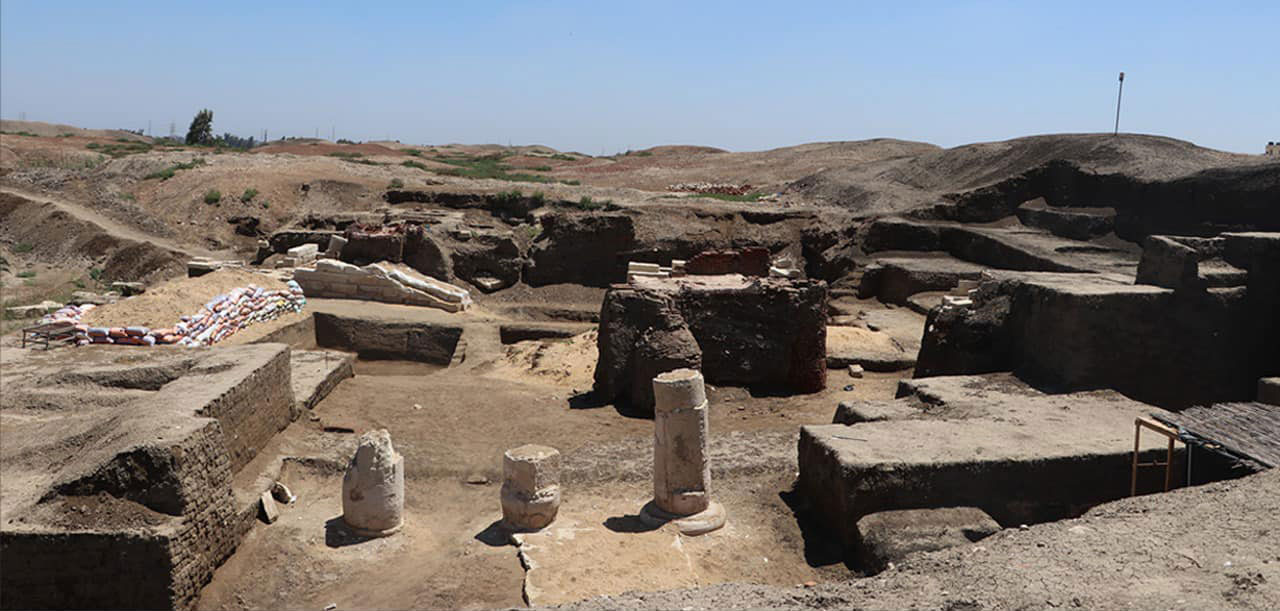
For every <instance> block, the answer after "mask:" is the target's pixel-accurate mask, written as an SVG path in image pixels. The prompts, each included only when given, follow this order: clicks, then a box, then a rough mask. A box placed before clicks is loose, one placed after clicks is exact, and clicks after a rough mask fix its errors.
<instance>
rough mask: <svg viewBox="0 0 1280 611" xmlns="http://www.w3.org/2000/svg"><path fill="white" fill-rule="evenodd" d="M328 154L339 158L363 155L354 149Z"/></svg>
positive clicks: (354, 157) (352, 157)
mask: <svg viewBox="0 0 1280 611" xmlns="http://www.w3.org/2000/svg"><path fill="white" fill-rule="evenodd" d="M329 156H330V157H338V158H339V159H356V158H358V157H364V154H363V153H357V152H355V151H334V152H332V153H329Z"/></svg>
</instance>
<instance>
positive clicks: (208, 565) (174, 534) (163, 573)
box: [0, 358, 287, 609]
mask: <svg viewBox="0 0 1280 611" xmlns="http://www.w3.org/2000/svg"><path fill="white" fill-rule="evenodd" d="M286 364H287V358H286ZM201 422H202V425H201V426H197V427H194V429H193V430H191V431H189V432H188V433H187V434H186V435H185V436H183V437H182V438H181V439H180V440H179V441H177V442H176V443H169V442H166V443H165V444H164V445H162V446H156V447H151V448H147V449H148V450H151V451H150V452H148V453H149V454H152V455H155V456H162V457H163V458H162V460H161V461H160V462H161V466H162V467H163V471H164V472H163V473H162V474H159V475H160V477H161V478H162V479H164V480H167V481H172V482H174V483H175V484H176V485H175V486H174V487H173V488H172V489H171V492H172V494H173V495H174V496H173V498H170V499H166V501H167V502H155V501H153V502H152V505H154V506H151V507H149V508H151V509H153V510H156V511H160V512H161V513H168V511H166V510H175V509H176V510H177V513H178V515H177V516H175V517H172V518H169V519H166V520H165V521H164V522H163V523H162V524H159V525H154V526H146V527H141V528H139V527H137V526H134V527H124V528H122V527H120V526H119V525H110V524H108V525H106V526H103V525H95V524H92V523H88V524H82V525H80V526H79V527H77V528H74V529H70V528H66V527H62V528H58V529H57V530H54V528H57V527H48V526H41V525H36V526H33V527H32V528H31V529H30V530H25V529H24V530H16V529H15V530H6V531H5V532H3V533H0V564H3V566H4V571H3V572H2V573H0V606H2V607H3V608H5V609H25V608H33V609H34V608H67V609H81V608H101V609H111V608H123V609H127V608H135V609H169V608H172V609H189V608H191V606H192V605H193V604H194V602H195V600H196V597H197V596H198V595H199V592H200V588H201V587H203V586H204V584H206V583H208V581H209V580H210V579H211V578H212V576H213V571H214V569H216V568H217V567H218V565H220V564H221V563H222V562H223V561H224V560H225V559H226V558H227V557H228V556H230V554H231V553H232V552H233V551H234V550H235V547H236V545H237V543H238V542H239V540H240V537H241V536H243V534H244V532H245V530H246V529H247V527H248V526H249V524H247V523H244V522H243V521H241V520H239V519H238V517H237V515H236V511H235V508H234V506H233V500H232V493H231V477H232V473H233V471H232V467H231V462H230V460H229V457H228V455H227V452H226V450H225V449H224V446H223V434H222V430H221V427H219V425H218V423H217V421H215V420H208V419H202V420H201ZM122 462H128V461H127V460H126V461H122V460H114V461H112V462H111V463H109V464H108V465H105V466H104V467H103V468H100V469H99V470H98V471H96V472H94V473H93V474H91V475H89V476H87V477H85V478H82V479H80V480H77V481H75V482H71V483H69V484H65V485H63V486H61V487H60V488H61V489H62V490H64V491H65V492H64V495H66V494H68V493H71V492H72V491H74V493H76V494H80V495H93V494H97V493H98V492H100V491H113V490H114V488H115V487H116V486H117V485H118V483H119V477H118V473H117V468H116V467H118V466H119V465H120V464H121V463H122ZM55 500H56V499H55V498H48V499H46V500H45V501H43V502H54V501H55ZM144 504H146V503H144Z"/></svg>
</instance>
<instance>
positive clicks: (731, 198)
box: [685, 191, 765, 202]
mask: <svg viewBox="0 0 1280 611" xmlns="http://www.w3.org/2000/svg"><path fill="white" fill-rule="evenodd" d="M764 195H765V194H764V193H762V192H760V191H754V192H751V193H744V194H742V195H729V194H727V193H698V194H695V195H688V196H686V197H685V199H697V198H700V197H709V198H711V199H718V200H721V201H726V202H758V201H760V198H762V197H764Z"/></svg>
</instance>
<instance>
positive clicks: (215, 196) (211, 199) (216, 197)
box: [204, 189, 222, 204]
mask: <svg viewBox="0 0 1280 611" xmlns="http://www.w3.org/2000/svg"><path fill="white" fill-rule="evenodd" d="M220 201H222V192H221V191H219V190H217V189H209V190H208V191H205V192H204V203H206V204H216V203H218V202H220Z"/></svg>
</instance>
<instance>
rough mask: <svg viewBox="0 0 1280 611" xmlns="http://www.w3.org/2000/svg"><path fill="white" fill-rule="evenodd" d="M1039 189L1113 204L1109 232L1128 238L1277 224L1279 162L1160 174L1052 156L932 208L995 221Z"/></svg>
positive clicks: (1083, 202) (1060, 201)
mask: <svg viewBox="0 0 1280 611" xmlns="http://www.w3.org/2000/svg"><path fill="white" fill-rule="evenodd" d="M1036 197H1044V198H1045V200H1046V201H1048V203H1049V204H1050V205H1053V206H1068V207H1069V206H1086V207H1095V206H1109V207H1114V208H1115V209H1116V218H1115V231H1116V235H1119V236H1120V237H1122V238H1125V239H1127V240H1132V241H1137V240H1140V239H1141V238H1143V237H1145V236H1148V235H1151V234H1159V233H1170V234H1183V235H1213V234H1214V233H1218V232H1222V231H1280V207H1277V206H1275V205H1274V203H1275V202H1276V201H1277V200H1278V199H1280V168H1277V167H1276V166H1275V165H1274V164H1259V165H1252V166H1243V167H1239V168H1215V169H1210V170H1205V171H1202V172H1197V173H1195V174H1191V175H1189V176H1184V177H1181V178H1176V179H1173V180H1165V181H1159V180H1156V181H1144V180H1137V179H1134V178H1133V177H1130V176H1125V175H1122V174H1097V173H1094V172H1091V171H1088V170H1085V169H1083V168H1080V167H1079V166H1077V165H1075V164H1074V163H1071V162H1069V161H1053V162H1050V163H1047V164H1045V165H1043V166H1040V167H1037V168H1034V169H1032V170H1030V171H1028V172H1026V173H1024V174H1022V175H1019V176H1015V177H1013V178H1010V179H1008V180H1005V181H1001V182H999V183H996V184H993V185H990V186H987V187H982V188H979V189H974V190H972V191H967V192H964V193H958V194H953V195H950V196H949V199H951V200H952V201H953V202H954V205H952V206H943V207H940V209H939V210H938V211H937V212H938V214H937V215H938V216H940V217H942V218H947V219H951V220H958V221H965V222H986V221H994V220H997V219H1000V218H1003V217H1005V216H1008V215H1010V214H1013V213H1014V211H1015V210H1016V209H1017V208H1018V206H1019V205H1021V204H1022V202H1025V201H1027V200H1031V199H1034V198H1036Z"/></svg>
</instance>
